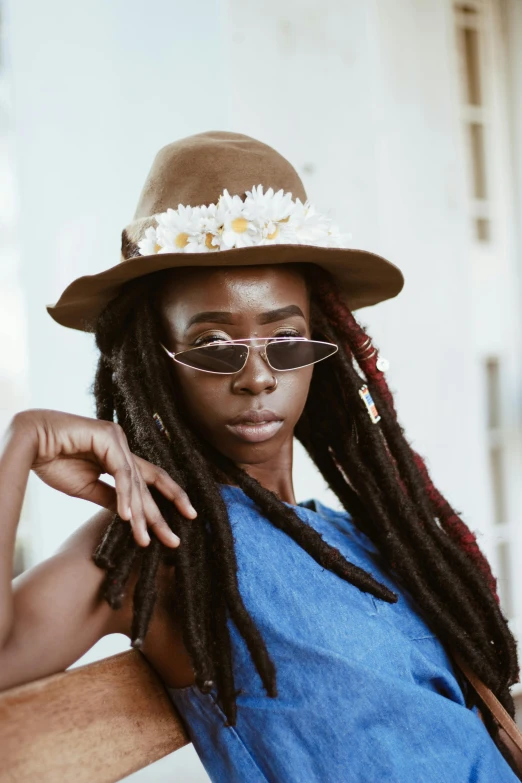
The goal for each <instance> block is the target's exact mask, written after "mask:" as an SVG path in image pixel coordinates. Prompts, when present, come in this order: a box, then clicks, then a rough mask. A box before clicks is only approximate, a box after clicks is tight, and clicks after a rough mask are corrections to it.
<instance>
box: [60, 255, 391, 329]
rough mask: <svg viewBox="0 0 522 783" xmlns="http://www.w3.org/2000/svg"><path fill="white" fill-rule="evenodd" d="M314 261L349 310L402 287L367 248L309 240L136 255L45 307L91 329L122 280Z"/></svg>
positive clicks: (63, 319)
mask: <svg viewBox="0 0 522 783" xmlns="http://www.w3.org/2000/svg"><path fill="white" fill-rule="evenodd" d="M291 263H313V264H317V265H318V266H322V267H324V268H325V269H327V270H328V271H329V272H331V273H332V275H333V276H334V278H335V279H336V280H337V282H338V285H339V293H340V295H341V297H342V299H343V301H344V302H345V303H346V304H347V305H348V307H349V308H350V310H352V311H353V310H358V309H360V308H361V307H369V306H370V305H375V304H378V303H379V302H383V301H385V300H386V299H391V298H393V297H394V296H397V294H399V293H400V292H401V290H402V288H403V286H404V277H403V274H402V272H401V271H400V269H399V268H398V267H396V266H395V264H392V263H391V262H390V261H387V260H386V259H385V258H383V257H382V256H379V255H377V254H375V253H371V252H370V251H368V250H356V249H354V248H334V247H315V246H311V245H282V244H281V245H254V246H252V247H242V248H232V249H230V250H217V251H215V252H214V253H158V254H154V255H150V256H136V257H134V258H130V259H128V260H127V261H122V262H121V263H119V264H117V265H116V266H113V267H111V268H110V269H106V270H105V271H103V272H100V273H98V274H96V275H85V276H83V277H79V278H77V279H76V280H74V281H73V282H72V283H70V285H68V286H67V288H66V289H65V291H64V292H63V293H62V295H61V296H60V298H59V300H58V301H57V302H56V304H54V305H47V312H48V313H49V315H51V316H52V318H54V320H55V321H57V322H58V323H59V324H61V325H62V326H67V327H69V328H71V329H79V330H80V331H84V332H91V331H93V329H94V325H95V323H96V319H97V318H98V315H99V314H100V313H101V311H102V310H103V309H104V307H105V306H106V305H107V304H108V303H109V302H110V301H111V299H113V298H114V297H115V296H117V294H118V291H119V290H120V288H121V286H122V285H123V283H125V282H127V281H128V280H133V279H135V278H137V277H142V276H143V275H147V274H151V273H152V272H159V271H160V270H163V269H170V268H175V267H185V266H186V267H203V266H212V267H216V266H254V265H256V264H291Z"/></svg>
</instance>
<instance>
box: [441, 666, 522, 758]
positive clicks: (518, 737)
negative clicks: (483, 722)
mask: <svg viewBox="0 0 522 783" xmlns="http://www.w3.org/2000/svg"><path fill="white" fill-rule="evenodd" d="M452 655H453V657H454V658H455V661H456V662H457V664H458V665H459V666H460V668H461V669H462V671H463V672H464V674H465V675H466V677H467V678H468V680H469V681H470V683H471V685H472V686H473V687H474V688H475V690H476V691H477V693H478V695H479V696H480V698H481V699H482V701H483V702H484V704H485V705H486V706H487V708H488V709H489V710H490V712H491V713H492V715H493V717H494V718H495V720H496V721H497V722H498V723H499V724H500V725H501V726H502V728H503V729H504V731H505V732H506V734H507V735H508V737H509V738H510V739H511V740H512V741H513V742H514V743H515V745H516V746H517V748H518V749H519V750H520V751H522V732H521V731H520V729H519V728H518V726H517V724H516V723H515V721H514V720H513V718H512V717H511V716H510V715H509V714H508V713H507V712H506V710H505V709H504V707H503V706H502V704H501V703H500V702H499V700H498V699H497V697H496V696H495V694H494V693H493V692H492V691H491V690H490V689H489V688H488V687H487V685H484V683H483V682H482V680H479V678H478V677H477V675H476V674H473V672H472V671H471V669H470V668H469V667H468V665H467V664H466V663H464V661H463V660H462V658H461V656H460V655H459V653H457V652H455V651H454V650H452Z"/></svg>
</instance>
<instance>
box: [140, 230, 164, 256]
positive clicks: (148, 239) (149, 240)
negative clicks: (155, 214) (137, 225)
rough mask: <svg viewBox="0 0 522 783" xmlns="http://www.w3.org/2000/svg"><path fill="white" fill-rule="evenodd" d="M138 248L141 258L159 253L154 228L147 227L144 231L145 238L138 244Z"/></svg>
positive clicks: (159, 247)
mask: <svg viewBox="0 0 522 783" xmlns="http://www.w3.org/2000/svg"><path fill="white" fill-rule="evenodd" d="M138 248H139V251H140V255H142V256H152V255H154V253H158V252H159V251H160V249H161V246H160V245H159V244H158V239H157V236H156V229H155V228H154V226H149V228H148V229H147V230H146V231H145V236H144V237H143V239H140V241H139V242H138Z"/></svg>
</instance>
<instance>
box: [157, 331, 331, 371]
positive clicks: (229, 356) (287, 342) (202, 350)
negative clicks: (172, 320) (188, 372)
mask: <svg viewBox="0 0 522 783" xmlns="http://www.w3.org/2000/svg"><path fill="white" fill-rule="evenodd" d="M251 343H258V345H251ZM259 343H260V344H259ZM160 345H161V347H162V348H163V349H164V350H165V351H166V352H167V353H168V355H169V356H170V357H171V359H174V361H175V362H179V364H184V365H185V366H186V367H192V368H193V369H194V370H203V372H212V373H217V374H219V375H232V374H233V373H236V372H240V371H241V370H242V369H243V367H244V366H245V364H246V363H247V361H248V355H249V353H250V349H251V348H261V356H262V357H263V359H264V360H265V361H266V362H267V364H268V365H269V366H270V367H271V368H272V369H273V370H277V371H278V372H285V371H286V370H299V369H301V368H302V367H308V366H309V365H311V364H316V363H317V362H321V361H322V360H323V359H328V357H329V356H333V354H334V353H336V352H337V351H338V350H339V348H338V346H337V345H335V344H334V343H326V342H322V341H321V340H309V339H308V338H307V337H246V338H244V339H241V340H220V341H219V342H216V343H211V344H210V345H199V346H196V347H195V348H189V349H188V350H186V351H178V352H177V353H172V352H171V351H169V350H168V348H165V346H164V345H163V343H160Z"/></svg>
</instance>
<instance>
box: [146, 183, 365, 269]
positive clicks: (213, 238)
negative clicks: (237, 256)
mask: <svg viewBox="0 0 522 783" xmlns="http://www.w3.org/2000/svg"><path fill="white" fill-rule="evenodd" d="M153 219H154V220H155V221H156V223H157V226H149V227H148V228H147V229H146V230H145V234H144V236H143V237H142V239H141V240H140V241H139V242H138V248H139V252H140V255H142V256H150V255H154V254H156V253H212V252H214V251H219V250H230V249H231V248H234V247H251V246H253V245H273V244H297V245H314V246H316V247H339V248H345V247H349V244H348V243H349V241H350V240H351V234H341V233H340V232H339V229H338V228H337V226H336V225H335V224H334V223H333V222H332V220H331V219H330V218H329V217H328V216H327V215H325V214H322V213H320V212H317V210H316V209H315V207H314V206H313V205H312V204H310V202H309V201H306V202H305V203H304V204H303V203H302V201H300V199H298V198H296V199H295V200H292V194H291V193H285V192H284V191H283V190H278V191H277V193H275V192H274V190H273V188H269V189H268V190H267V192H266V193H264V192H263V186H262V185H257V186H254V187H253V188H252V190H251V191H250V190H247V191H246V198H245V199H244V200H243V199H242V198H241V197H240V196H237V195H234V196H231V195H230V194H229V192H228V190H226V189H225V190H224V191H223V193H222V194H221V195H220V197H219V199H218V202H217V204H209V205H208V206H207V205H202V206H199V207H191V206H184V205H182V204H180V205H179V206H178V208H177V209H167V211H166V212H161V213H160V214H157V215H154V216H153Z"/></svg>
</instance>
